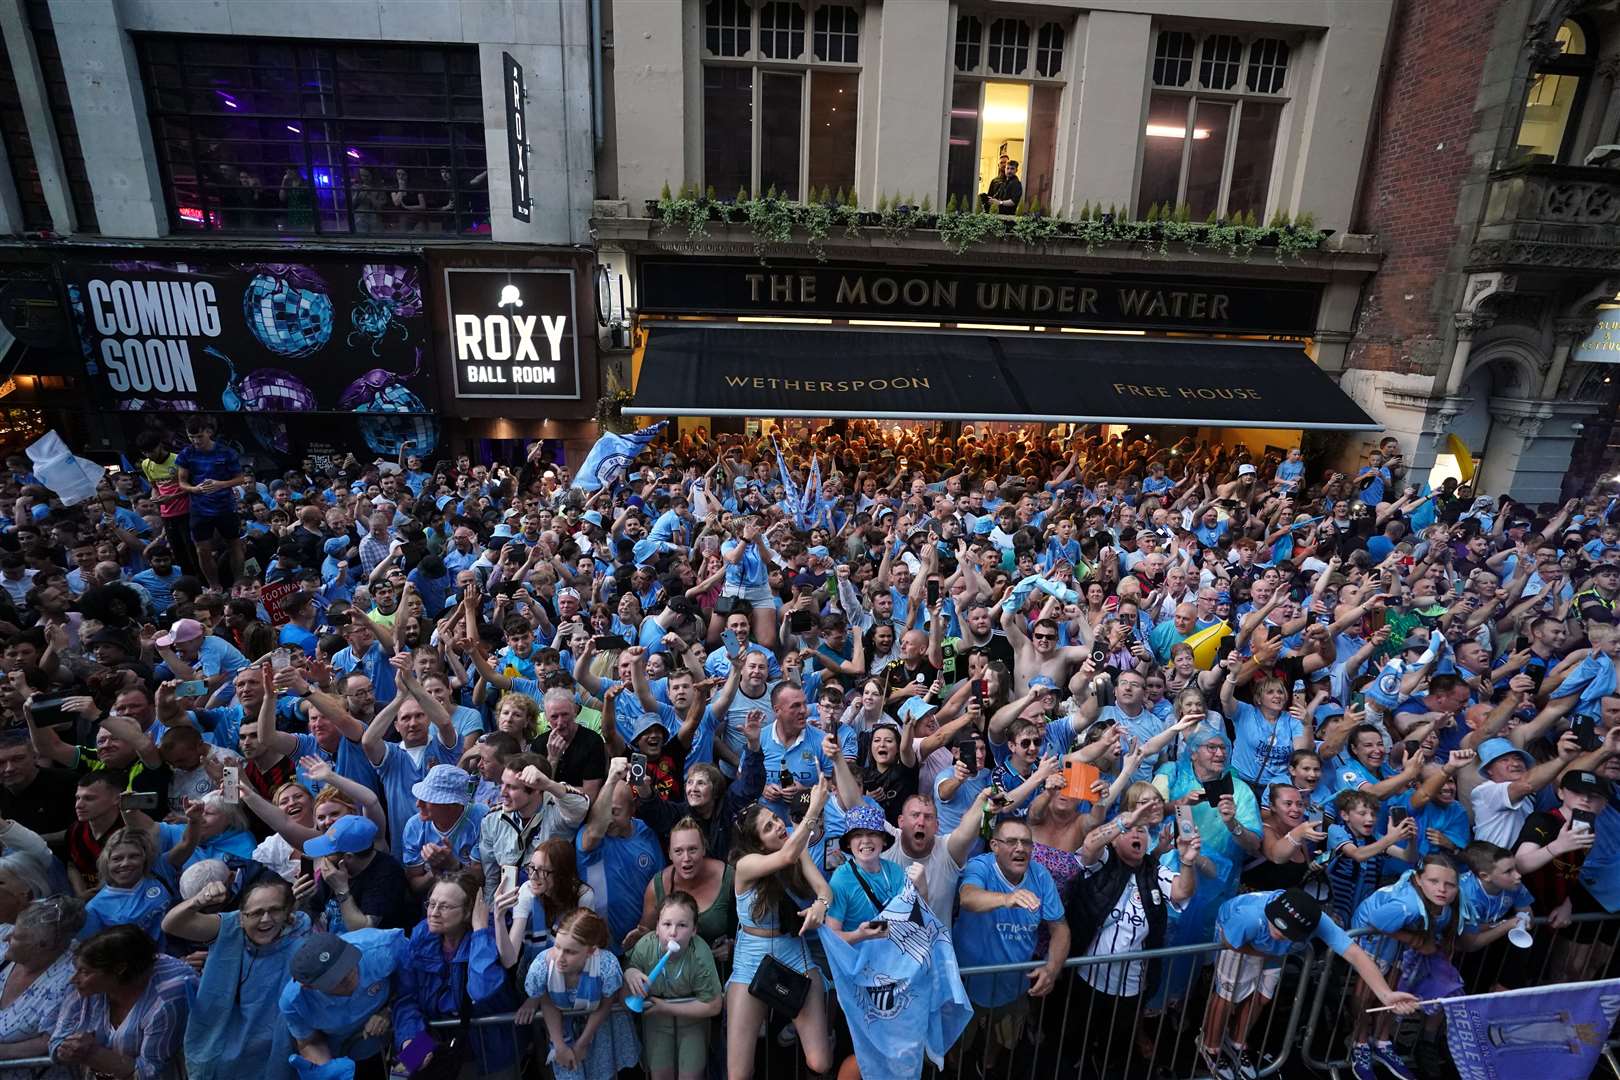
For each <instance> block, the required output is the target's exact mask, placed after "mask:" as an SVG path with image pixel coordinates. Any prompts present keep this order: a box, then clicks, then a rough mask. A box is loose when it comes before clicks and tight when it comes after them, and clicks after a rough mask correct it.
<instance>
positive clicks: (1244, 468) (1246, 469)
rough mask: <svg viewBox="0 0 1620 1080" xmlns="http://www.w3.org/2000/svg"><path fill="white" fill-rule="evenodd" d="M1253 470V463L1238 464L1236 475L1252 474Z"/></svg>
mask: <svg viewBox="0 0 1620 1080" xmlns="http://www.w3.org/2000/svg"><path fill="white" fill-rule="evenodd" d="M1254 471H1255V470H1254V466H1253V465H1239V466H1238V475H1239V476H1253V475H1254Z"/></svg>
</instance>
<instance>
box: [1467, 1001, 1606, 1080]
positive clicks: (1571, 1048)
mask: <svg viewBox="0 0 1620 1080" xmlns="http://www.w3.org/2000/svg"><path fill="white" fill-rule="evenodd" d="M1445 1010H1446V1041H1447V1043H1448V1044H1449V1045H1450V1048H1451V1060H1452V1064H1453V1065H1455V1066H1456V1069H1457V1074H1458V1076H1460V1077H1461V1078H1462V1080H1511V1078H1517V1077H1523V1076H1534V1077H1536V1078H1537V1080H1585V1078H1586V1077H1588V1076H1591V1075H1592V1070H1593V1069H1594V1068H1595V1067H1596V1065H1597V1060H1598V1055H1599V1054H1601V1053H1602V1052H1603V1044H1604V1043H1605V1042H1607V1041H1608V1038H1609V1030H1610V1029H1611V1028H1612V1027H1614V1020H1615V1017H1616V1016H1617V1015H1620V979H1610V980H1607V981H1604V982H1588V983H1571V984H1566V985H1563V986H1538V987H1527V988H1526V989H1523V990H1510V991H1508V992H1506V993H1500V994H1478V995H1475V996H1473V997H1463V998H1453V999H1452V1000H1450V1001H1447V1002H1446V1003H1445Z"/></svg>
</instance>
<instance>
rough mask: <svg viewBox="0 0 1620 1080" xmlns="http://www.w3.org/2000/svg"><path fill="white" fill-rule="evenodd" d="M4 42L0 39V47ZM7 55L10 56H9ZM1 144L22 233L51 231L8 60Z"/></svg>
mask: <svg viewBox="0 0 1620 1080" xmlns="http://www.w3.org/2000/svg"><path fill="white" fill-rule="evenodd" d="M3 45H4V39H3V38H0V47H3ZM8 55H9V54H8ZM0 145H3V146H4V147H5V151H6V163H7V164H8V165H10V166H11V180H12V183H13V184H14V185H15V186H16V189H17V201H18V203H19V204H20V208H21V210H22V221H20V222H18V223H17V224H19V225H20V226H21V227H22V228H21V231H24V232H37V231H40V230H44V229H50V228H52V220H51V208H50V206H49V205H47V204H46V202H45V189H44V187H43V185H41V183H40V180H39V162H38V161H37V160H36V159H35V158H34V142H33V140H32V139H31V138H30V137H29V135H28V120H27V117H26V116H24V114H23V108H22V101H21V99H20V98H19V97H18V95H17V80H16V78H15V77H14V76H13V75H12V71H11V64H10V62H9V61H7V62H6V63H3V64H0Z"/></svg>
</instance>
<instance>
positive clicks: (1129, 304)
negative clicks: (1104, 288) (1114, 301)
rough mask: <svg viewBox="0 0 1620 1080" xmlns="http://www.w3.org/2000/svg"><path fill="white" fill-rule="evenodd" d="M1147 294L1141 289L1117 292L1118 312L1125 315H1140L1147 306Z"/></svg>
mask: <svg viewBox="0 0 1620 1080" xmlns="http://www.w3.org/2000/svg"><path fill="white" fill-rule="evenodd" d="M1147 298H1148V293H1147V292H1146V291H1145V290H1141V289H1121V290H1119V310H1121V311H1123V312H1124V313H1125V314H1127V315H1140V314H1141V313H1142V309H1143V307H1144V306H1145V305H1146V304H1147Z"/></svg>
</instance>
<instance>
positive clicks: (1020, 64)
mask: <svg viewBox="0 0 1620 1080" xmlns="http://www.w3.org/2000/svg"><path fill="white" fill-rule="evenodd" d="M989 55H990V70H991V71H993V72H995V73H996V74H997V75H1018V74H1021V73H1022V72H1023V70H1024V67H1025V66H1026V65H1027V64H1028V63H1029V24H1028V23H1026V22H1024V21H1023V20H1022V19H997V20H996V21H995V22H993V23H991V24H990V54H989Z"/></svg>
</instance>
